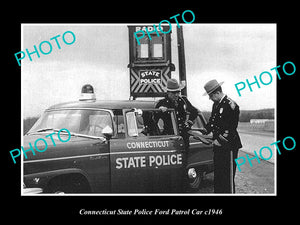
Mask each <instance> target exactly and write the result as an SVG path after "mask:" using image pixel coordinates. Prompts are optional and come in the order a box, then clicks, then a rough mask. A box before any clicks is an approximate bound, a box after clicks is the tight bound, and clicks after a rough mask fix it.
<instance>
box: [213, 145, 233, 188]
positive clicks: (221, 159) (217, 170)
mask: <svg viewBox="0 0 300 225" xmlns="http://www.w3.org/2000/svg"><path fill="white" fill-rule="evenodd" d="M230 151H232V153H233V154H232V155H233V178H232V179H233V191H234V193H235V184H234V176H235V171H236V163H234V159H236V158H237V155H238V149H232V148H231V149H230V148H229V147H222V146H221V147H218V146H214V193H231V188H230V187H231V184H230Z"/></svg>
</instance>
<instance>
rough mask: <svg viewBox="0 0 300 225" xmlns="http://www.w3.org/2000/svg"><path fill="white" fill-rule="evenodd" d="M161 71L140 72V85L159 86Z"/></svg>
mask: <svg viewBox="0 0 300 225" xmlns="http://www.w3.org/2000/svg"><path fill="white" fill-rule="evenodd" d="M161 73H162V71H161V70H140V71H139V75H140V83H141V84H161Z"/></svg>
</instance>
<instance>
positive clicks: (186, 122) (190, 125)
mask: <svg viewBox="0 0 300 225" xmlns="http://www.w3.org/2000/svg"><path fill="white" fill-rule="evenodd" d="M192 126H193V121H191V120H187V121H185V123H184V127H185V129H188V130H190V129H191V128H192Z"/></svg>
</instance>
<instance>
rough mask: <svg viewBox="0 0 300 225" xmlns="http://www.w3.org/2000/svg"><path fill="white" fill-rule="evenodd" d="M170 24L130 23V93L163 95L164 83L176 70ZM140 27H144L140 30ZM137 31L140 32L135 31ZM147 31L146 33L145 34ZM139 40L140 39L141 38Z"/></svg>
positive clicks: (151, 95)
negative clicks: (172, 52) (158, 26)
mask: <svg viewBox="0 0 300 225" xmlns="http://www.w3.org/2000/svg"><path fill="white" fill-rule="evenodd" d="M169 30H170V29H169V26H162V31H166V32H161V31H160V30H159V29H154V26H153V25H140V26H128V33H129V64H128V68H129V76H130V96H131V97H132V98H133V99H136V98H137V97H163V96H164V93H165V91H164V87H166V85H167V80H168V79H170V78H171V71H174V70H175V66H174V64H173V63H172V62H171V36H170V35H171V32H168V33H167V31H169ZM137 31H143V32H138V33H136V32H137ZM135 33H136V34H135ZM142 35H143V36H142ZM136 37H139V38H138V41H139V43H138V42H137V38H136Z"/></svg>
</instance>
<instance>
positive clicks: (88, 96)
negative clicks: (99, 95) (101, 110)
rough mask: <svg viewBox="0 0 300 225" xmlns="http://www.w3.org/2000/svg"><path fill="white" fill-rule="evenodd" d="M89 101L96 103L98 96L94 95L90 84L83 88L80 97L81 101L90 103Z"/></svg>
mask: <svg viewBox="0 0 300 225" xmlns="http://www.w3.org/2000/svg"><path fill="white" fill-rule="evenodd" d="M88 100H91V101H95V100H96V96H95V93H94V88H93V86H92V85H90V84H85V85H83V86H82V88H81V95H80V97H79V101H88Z"/></svg>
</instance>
